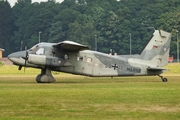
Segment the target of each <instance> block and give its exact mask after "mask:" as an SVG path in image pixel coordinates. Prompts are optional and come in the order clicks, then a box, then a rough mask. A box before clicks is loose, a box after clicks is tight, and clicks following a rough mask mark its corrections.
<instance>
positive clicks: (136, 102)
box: [0, 64, 180, 120]
mask: <svg viewBox="0 0 180 120" xmlns="http://www.w3.org/2000/svg"><path fill="white" fill-rule="evenodd" d="M166 68H168V69H169V72H167V73H166V74H163V76H165V77H167V78H168V82H161V79H160V78H159V77H157V76H149V77H145V76H143V77H116V78H90V77H85V76H75V75H71V74H64V73H60V74H59V75H54V77H55V78H56V80H57V81H56V83H51V84H37V83H36V82H35V77H36V75H37V74H39V72H40V70H36V69H30V68H26V73H24V71H23V70H22V71H18V70H17V67H16V66H1V67H0V119H3V120H4V119H5V120H10V119H18V120H21V119H27V120H28V119H29V120H31V119H33V120H34V119H35V120H37V119H39V120H42V119H44V120H46V119H48V120H49V119H53V120H56V119H57V120H59V119H62V120H74V119H80V120H81V119H82V120H92V119H93V120H117V119H128V120H131V119H132V120H139V119H142V120H143V119H145V120H159V119H161V120H172V119H173V120H176V119H177V120H178V119H180V64H169V65H168V66H167V67H166Z"/></svg>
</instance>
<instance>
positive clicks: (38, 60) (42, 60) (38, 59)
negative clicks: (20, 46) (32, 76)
mask: <svg viewBox="0 0 180 120" xmlns="http://www.w3.org/2000/svg"><path fill="white" fill-rule="evenodd" d="M28 63H31V64H35V65H44V66H53V67H58V66H65V63H66V61H65V60H63V59H60V58H58V57H53V56H45V55H35V54H29V57H28Z"/></svg>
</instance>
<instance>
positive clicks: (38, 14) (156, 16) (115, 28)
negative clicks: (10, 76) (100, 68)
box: [0, 0, 180, 57]
mask: <svg viewBox="0 0 180 120" xmlns="http://www.w3.org/2000/svg"><path fill="white" fill-rule="evenodd" d="M152 28H153V29H154V28H155V29H162V30H165V31H168V32H171V33H172V43H171V51H170V54H171V55H174V57H176V54H177V47H176V43H177V32H176V31H177V30H178V31H180V1H179V0H103V1H102V0H64V1H63V2H62V3H57V2H56V1H55V0H47V1H46V2H41V3H37V2H35V3H32V1H31V0H17V2H16V3H15V5H14V6H13V7H11V6H10V4H9V2H8V1H7V0H0V48H3V49H5V52H4V56H7V55H8V54H9V53H11V52H14V51H19V50H21V49H24V48H25V46H27V47H28V48H30V47H32V46H33V45H34V44H36V43H38V42H39V37H40V40H41V42H61V41H64V40H71V41H75V42H78V43H81V44H85V45H88V46H89V47H90V48H91V49H93V50H94V49H95V40H97V50H98V51H100V52H105V53H109V50H110V49H112V50H113V52H116V53H117V54H119V55H120V54H121V55H122V54H129V53H130V51H129V49H130V39H131V44H132V54H138V53H140V51H141V50H142V49H143V46H144V45H145V44H146V43H147V41H148V40H149V38H150V37H151V35H152V33H153V32H154V30H153V29H152Z"/></svg>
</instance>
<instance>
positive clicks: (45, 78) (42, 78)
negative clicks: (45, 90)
mask: <svg viewBox="0 0 180 120" xmlns="http://www.w3.org/2000/svg"><path fill="white" fill-rule="evenodd" d="M36 81H37V83H52V82H55V81H56V80H55V79H54V77H53V76H52V74H51V70H50V69H48V68H44V69H41V74H39V75H38V76H37V77H36Z"/></svg>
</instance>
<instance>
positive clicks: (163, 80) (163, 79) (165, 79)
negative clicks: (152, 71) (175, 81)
mask: <svg viewBox="0 0 180 120" xmlns="http://www.w3.org/2000/svg"><path fill="white" fill-rule="evenodd" d="M158 76H159V77H160V78H161V79H162V82H167V81H168V79H167V78H163V76H160V75H158Z"/></svg>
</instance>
